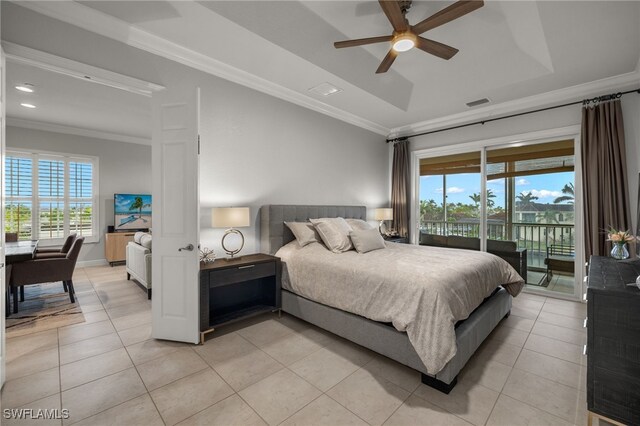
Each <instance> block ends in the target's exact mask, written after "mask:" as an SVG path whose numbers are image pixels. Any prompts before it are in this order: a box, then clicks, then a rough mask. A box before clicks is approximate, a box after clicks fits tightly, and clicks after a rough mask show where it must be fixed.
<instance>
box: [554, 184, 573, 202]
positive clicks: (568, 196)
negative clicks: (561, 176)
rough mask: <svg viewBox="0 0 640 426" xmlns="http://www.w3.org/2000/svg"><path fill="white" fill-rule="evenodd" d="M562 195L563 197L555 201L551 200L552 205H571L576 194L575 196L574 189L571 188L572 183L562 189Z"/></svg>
mask: <svg viewBox="0 0 640 426" xmlns="http://www.w3.org/2000/svg"><path fill="white" fill-rule="evenodd" d="M561 191H562V193H563V194H564V195H562V196H560V197H558V198H556V199H555V200H553V202H554V204H559V203H564V202H566V203H567V204H573V203H574V201H575V198H576V194H575V188H574V186H573V182H570V183H567V184H566V185H565V186H564V187H563V188H562V190H561Z"/></svg>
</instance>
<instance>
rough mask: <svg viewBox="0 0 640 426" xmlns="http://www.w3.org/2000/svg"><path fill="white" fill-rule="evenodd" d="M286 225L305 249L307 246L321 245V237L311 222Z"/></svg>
mask: <svg viewBox="0 0 640 426" xmlns="http://www.w3.org/2000/svg"><path fill="white" fill-rule="evenodd" d="M284 224H285V225H287V226H288V227H289V229H291V232H293V236H294V237H296V241H298V244H300V247H304V246H306V245H307V244H311V243H316V242H317V243H319V242H320V241H321V240H320V235H318V232H317V231H316V228H314V226H313V224H312V223H310V222H285V223H284Z"/></svg>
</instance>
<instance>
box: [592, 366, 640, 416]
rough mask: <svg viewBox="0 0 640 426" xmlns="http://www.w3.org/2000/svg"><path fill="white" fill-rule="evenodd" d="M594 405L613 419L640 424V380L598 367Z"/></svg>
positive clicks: (595, 372) (595, 371)
mask: <svg viewBox="0 0 640 426" xmlns="http://www.w3.org/2000/svg"><path fill="white" fill-rule="evenodd" d="M593 396H594V398H593V401H594V404H593V407H589V408H591V409H595V410H596V412H598V411H602V412H605V413H608V414H609V416H610V417H611V418H612V419H613V420H618V421H620V422H625V423H626V422H629V424H634V425H635V424H640V380H634V379H633V378H631V377H630V376H628V375H622V374H617V373H614V372H612V371H610V370H606V369H604V368H599V367H596V368H595V369H594V377H593Z"/></svg>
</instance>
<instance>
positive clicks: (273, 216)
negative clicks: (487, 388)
mask: <svg viewBox="0 0 640 426" xmlns="http://www.w3.org/2000/svg"><path fill="white" fill-rule="evenodd" d="M319 217H344V218H354V219H363V220H366V208H365V207H361V206H301V205H267V206H263V207H262V209H261V213H260V227H261V228H260V229H261V230H260V233H261V250H262V251H263V252H265V253H269V254H276V253H279V254H280V255H281V256H282V257H284V258H285V260H283V277H286V279H285V278H283V290H282V309H283V310H284V311H285V312H287V313H289V314H291V315H294V316H296V317H298V318H301V319H303V320H305V321H307V322H310V323H312V324H315V325H317V326H319V327H321V328H323V329H325V330H328V331H330V332H332V333H334V334H337V335H339V336H342V337H344V338H346V339H348V340H351V341H353V342H355V343H357V344H359V345H361V346H364V347H366V348H369V349H371V350H373V351H375V352H378V353H380V354H382V355H384V356H387V357H389V358H391V359H394V360H396V361H398V362H400V363H402V364H404V365H407V366H409V367H411V368H413V369H415V370H418V371H420V372H421V373H422V382H423V383H425V384H427V385H429V386H432V387H434V388H436V389H438V390H440V391H443V392H445V393H449V392H450V391H451V389H453V387H454V386H455V384H456V382H457V375H458V373H459V372H460V370H461V369H462V367H464V365H465V364H466V363H467V361H468V360H469V358H470V357H471V356H472V355H473V353H474V352H475V351H476V349H477V348H478V347H479V346H480V344H481V343H482V342H483V341H484V339H485V338H486V337H487V336H488V335H489V334H490V333H491V331H492V330H493V329H494V328H495V326H496V325H497V324H498V323H499V322H500V320H501V319H502V318H504V317H506V316H508V315H509V312H510V309H511V297H512V296H511V295H510V294H509V293H508V292H507V290H505V289H504V288H502V287H498V288H497V289H496V287H497V284H502V282H500V283H494V284H493V287H492V288H490V287H491V285H490V284H486V283H485V284H482V283H479V284H478V285H479V286H480V285H481V284H482V285H483V286H484V290H482V291H484V292H486V293H487V294H486V295H485V296H486V298H485V299H484V301H482V297H480V299H479V301H478V302H477V303H479V304H480V305H479V306H477V308H476V305H473V308H475V310H473V308H471V309H469V310H468V312H471V311H473V312H471V314H470V315H468V318H466V315H465V316H464V318H466V319H464V321H458V322H457V323H456V324H455V328H453V323H452V322H449V325H448V327H449V329H450V330H449V329H447V328H446V327H444V328H443V327H442V326H441V325H438V324H436V325H435V326H433V325H431V326H428V327H426V328H425V327H423V329H422V330H421V329H419V328H418V329H416V327H412V328H411V327H406V329H405V328H404V326H405V325H406V324H411V321H403V320H402V319H398V318H394V317H393V316H388V315H387V313H385V312H384V309H385V308H388V309H389V310H391V309H392V307H393V306H392V305H393V302H394V301H393V300H392V299H396V298H397V297H392V298H389V299H388V300H389V305H390V306H384V303H381V302H380V301H383V302H384V301H385V300H387V299H384V298H382V299H381V298H378V299H379V300H378V301H377V302H376V301H375V300H373V299H372V300H371V301H370V300H369V299H367V297H366V295H364V294H363V293H360V294H359V295H358V296H356V294H357V286H356V287H349V286H350V285H352V284H351V277H352V276H350V275H339V274H338V272H335V271H334V270H339V269H341V268H340V263H339V262H342V264H343V265H344V263H345V262H347V264H348V265H350V266H351V265H353V267H352V268H351V269H353V270H355V271H358V270H359V269H358V268H361V269H362V268H365V267H366V266H365V265H366V264H365V263H363V264H361V265H360V264H359V263H358V262H366V261H368V260H371V261H374V262H375V261H376V260H375V259H376V256H378V257H380V259H384V256H387V257H394V256H396V257H398V256H400V255H402V256H400V258H402V259H404V258H407V259H409V258H411V257H412V256H413V257H415V255H416V252H419V251H420V250H429V249H428V248H425V247H422V248H417V247H415V246H413V247H411V246H405V245H402V246H403V247H400V245H395V244H394V243H387V244H388V245H389V247H388V249H385V250H378V252H380V253H377V254H373V255H370V253H367V254H365V255H358V254H357V253H355V252H352V253H343V254H340V255H331V254H327V255H326V256H325V254H324V253H323V251H326V252H328V251H327V250H326V249H324V248H323V247H320V245H319V244H318V243H313V244H312V245H311V246H312V247H311V248H309V249H308V250H307V252H305V251H304V250H298V249H299V246H297V245H296V243H292V244H289V243H290V242H292V241H294V240H295V238H294V236H293V234H292V233H291V231H290V230H289V229H288V227H287V226H286V225H285V223H284V222H285V221H292V222H304V221H307V220H308V219H310V218H319ZM314 245H315V247H313V246H314ZM296 247H297V248H296ZM306 247H309V246H306ZM430 250H435V251H433V252H431V254H438V255H442V254H445V253H446V254H450V255H457V253H456V250H452V249H441V248H430ZM451 250H452V251H451ZM421 253H422V252H419V253H417V254H421ZM471 253H475V254H471ZM303 255H304V256H306V257H300V256H303ZM459 255H460V256H471V257H470V258H469V259H471V260H469V261H470V262H474V261H476V260H477V259H478V258H479V257H485V258H486V259H489V261H494V260H495V259H497V258H495V257H494V256H491V255H487V254H485V253H478V252H468V251H465V252H464V253H459ZM381 256H382V257H381ZM474 256H475V257H474ZM324 257H326V259H325V260H326V261H327V262H328V261H330V260H331V261H336V262H338V263H336V264H335V265H331V267H330V268H331V272H332V273H333V275H332V276H329V277H324V278H323V275H322V268H323V266H322V265H323V264H322V263H318V262H321V261H323V258H324ZM494 258H495V259H494ZM287 259H288V260H289V262H290V265H289V266H287ZM299 259H306V262H307V263H309V265H308V266H307V265H306V263H304V262H303V263H301V261H300V260H299ZM382 261H384V260H378V262H382ZM414 261H415V259H414ZM498 261H499V262H502V261H501V260H499V259H498ZM396 262H397V261H396ZM403 262H404V267H405V268H406V267H407V265H409V266H411V264H410V263H411V262H409V261H404V260H403ZM314 263H316V265H315V266H314V265H313V264H314ZM416 263H417V262H416ZM307 267H308V268H312V267H317V268H319V269H316V270H315V271H313V270H312V271H311V273H307V274H306V277H307V278H306V279H305V280H302V279H301V277H302V275H301V273H300V271H303V270H304V268H307ZM507 268H510V267H507ZM288 269H290V271H288ZM342 269H345V270H347V273H348V269H349V268H342ZM369 269H371V268H369ZM352 272H353V271H352ZM419 272H420V273H422V274H423V275H422V277H427V275H425V272H424V271H419ZM432 272H433V271H432ZM508 273H509V274H510V273H511V272H508ZM336 274H338V275H336ZM513 274H515V276H516V277H518V278H519V276H517V273H515V271H513ZM467 275H468V274H467ZM484 275H485V274H480V275H478V277H480V276H484ZM340 277H342V278H340ZM408 277H411V275H408ZM461 277H462V274H461ZM405 279H406V278H405ZM433 279H435V278H432V280H433ZM439 279H440V278H439ZM442 279H443V280H444V279H446V278H442ZM466 279H467V281H468V279H469V277H468V276H467V277H466ZM478 279H479V280H480V278H478ZM496 279H497V278H496ZM500 279H507V278H500ZM287 280H291V282H290V283H286V281H287ZM296 280H297V281H296ZM509 280H510V281H511V282H512V284H515V283H513V282H514V281H517V280H516V279H515V278H513V276H512V277H511V278H509ZM308 281H311V282H308ZM316 281H317V283H316ZM340 281H345V282H340ZM346 281H350V282H349V283H348V285H347V283H346ZM374 281H375V280H374ZM387 281H388V279H387ZM408 281H410V280H407V286H406V289H405V287H401V285H402V281H400V282H398V280H396V282H395V283H390V282H389V283H387V284H388V285H390V286H395V287H397V288H396V290H395V291H396V293H393V294H395V295H396V296H398V297H399V298H400V299H402V298H404V300H399V301H396V302H397V303H405V304H407V303H409V304H411V303H410V302H411V296H412V293H411V291H417V290H416V287H419V286H418V285H413V283H411V282H408ZM303 282H304V283H305V285H306V287H305V286H303V285H302V283H303ZM315 284H317V285H316V287H317V288H324V287H326V286H333V287H332V288H331V290H330V291H326V292H325V294H324V297H323V294H320V293H318V294H314V292H313V287H314V285H315ZM449 284H451V285H455V281H451V280H449ZM424 287H425V286H422V287H421V288H424ZM514 287H515V289H514V288H510V291H511V292H512V293H514V294H517V292H518V291H519V289H521V288H522V287H521V284H520V286H519V287H518V285H515V286H514ZM458 288H459V289H464V288H467V287H463V286H458ZM350 289H353V292H354V295H353V296H350V295H349V294H348V293H349V291H350ZM379 290H381V288H378V290H376V291H379ZM452 291H453V290H452ZM332 292H335V293H336V294H337V295H340V296H341V297H338V298H336V299H335V300H331V299H328V298H327V297H328V296H327V295H328V294H330V293H332ZM405 292H406V293H407V294H406V295H405V294H404V293H405ZM363 295H364V296H365V297H363ZM441 295H442V294H441ZM458 296H459V297H458V298H460V297H463V296H464V294H463V293H459V294H458ZM349 297H351V298H352V300H351V301H352V302H353V303H352V304H351V305H352V306H351V305H349V304H348V303H347V304H346V305H345V304H342V303H341V302H340V301H341V300H345V299H349ZM416 297H420V295H417V296H416ZM475 297H476V299H477V297H478V296H477V295H476V296H475ZM363 298H364V299H366V301H365V302H366V303H360V302H362V301H361V300H360V299H363ZM425 300H427V303H430V300H431V299H428V298H426V299H425ZM323 302H324V303H323ZM480 302H482V303H480ZM376 303H377V305H376ZM423 303H424V302H423ZM369 304H371V305H373V306H374V307H375V309H370V308H371V306H368V305H369ZM359 305H360V306H359ZM362 305H365V306H362ZM413 305H415V304H413ZM441 305H442V303H440V306H441ZM376 306H377V307H376ZM400 306H401V307H404V306H405V305H400ZM419 306H423V305H422V304H421V305H419ZM424 306H428V305H424ZM340 308H342V309H340ZM429 309H433V310H434V312H435V311H436V305H433V308H429ZM378 310H380V312H378ZM396 312H397V306H396ZM415 312H419V310H416V311H415ZM438 312H439V311H438ZM468 312H467V314H468ZM458 315H459V314H458ZM434 319H435V320H439V319H440V314H438V315H435V314H434V315H432V317H431V320H434ZM446 319H447V320H451V318H446ZM431 320H430V321H431ZM436 322H438V321H436ZM441 322H442V321H441ZM427 324H430V323H429V321H427ZM396 328H398V329H400V330H402V331H398V330H397V329H396ZM425 329H426V330H427V332H425V331H424V330H425ZM433 330H437V331H438V332H437V333H433V334H431V333H432V332H433ZM440 334H443V335H444V337H443V336H441V335H440ZM443 339H444V340H443ZM447 339H449V340H450V341H451V342H450V343H451V345H453V348H454V350H453V351H450V350H449V349H448V347H447V346H446V345H444V346H443V345H442V344H441V343H442V342H447ZM412 340H413V342H414V344H412V343H411V341H412ZM432 352H433V353H435V354H436V355H441V357H440V358H438V357H437V356H436V357H435V358H434V359H432V358H429V355H430V353H432ZM439 352H442V353H439ZM442 356H446V357H445V358H442ZM443 359H444V360H446V363H443V362H442V360H443ZM438 361H440V363H438Z"/></svg>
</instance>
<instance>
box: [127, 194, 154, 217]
mask: <svg viewBox="0 0 640 426" xmlns="http://www.w3.org/2000/svg"><path fill="white" fill-rule="evenodd" d="M149 206H150V204H145V203H144V201H142V197H136V198H135V199H134V201H133V203H131V205H130V206H129V210H130V211H131V210H138V219H142V209H143V208H145V207H149Z"/></svg>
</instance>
